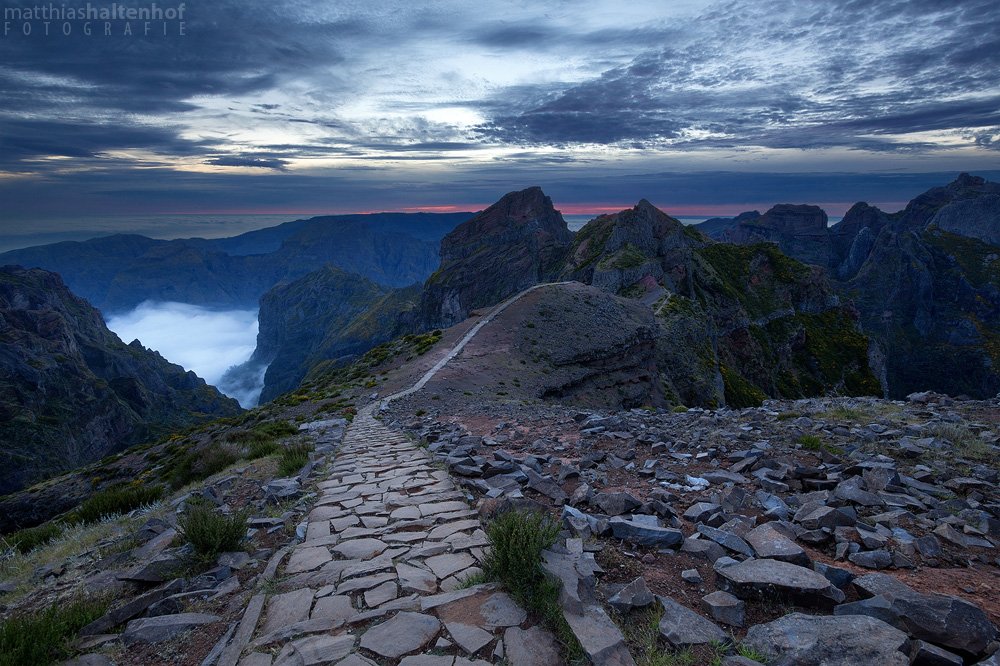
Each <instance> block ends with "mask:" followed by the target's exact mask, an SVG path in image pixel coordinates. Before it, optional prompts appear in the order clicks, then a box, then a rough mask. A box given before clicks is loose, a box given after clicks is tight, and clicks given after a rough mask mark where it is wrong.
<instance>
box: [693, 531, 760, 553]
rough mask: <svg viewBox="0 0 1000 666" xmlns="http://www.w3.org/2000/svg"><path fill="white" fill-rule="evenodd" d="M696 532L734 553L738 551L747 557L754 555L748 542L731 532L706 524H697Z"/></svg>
mask: <svg viewBox="0 0 1000 666" xmlns="http://www.w3.org/2000/svg"><path fill="white" fill-rule="evenodd" d="M698 532H699V533H700V534H702V535H704V536H706V537H708V538H709V539H711V540H712V541H714V542H715V543H717V544H719V545H720V546H722V547H723V548H726V549H728V550H731V551H733V552H734V553H740V554H741V555H745V556H747V557H753V555H754V550H753V548H751V547H750V544H748V543H747V542H746V541H744V540H743V539H741V538H740V537H738V536H737V535H735V534H733V533H731V532H727V531H725V530H720V529H716V528H715V527H709V526H708V525H699V526H698Z"/></svg>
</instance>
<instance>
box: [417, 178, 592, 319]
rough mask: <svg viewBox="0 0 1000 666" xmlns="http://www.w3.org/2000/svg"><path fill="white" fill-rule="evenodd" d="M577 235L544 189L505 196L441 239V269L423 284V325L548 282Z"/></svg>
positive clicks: (461, 314)
mask: <svg viewBox="0 0 1000 666" xmlns="http://www.w3.org/2000/svg"><path fill="white" fill-rule="evenodd" d="M572 237H573V235H572V233H570V231H569V229H568V228H567V227H566V222H565V220H563V218H562V215H560V213H559V211H557V210H556V209H555V208H553V207H552V200H551V199H549V198H548V197H547V196H545V194H544V193H543V192H542V190H541V188H539V187H530V188H528V189H526V190H522V191H520V192H511V193H509V194H507V195H505V196H504V197H503V198H501V199H500V200H499V201H498V202H496V203H495V204H493V205H492V206H490V207H489V208H487V209H486V210H484V211H483V212H481V213H479V214H478V215H476V216H475V217H473V218H472V219H471V220H469V221H467V222H465V223H464V224H461V225H459V226H458V227H457V228H456V229H454V230H453V231H452V232H451V233H449V234H448V235H447V236H445V237H444V239H443V240H442V241H441V265H440V267H439V268H438V270H437V271H436V272H435V273H434V274H433V275H431V277H430V278H428V280H427V282H426V283H425V285H424V293H423V297H422V299H421V305H420V318H421V322H422V324H423V325H424V327H425V328H435V327H441V326H451V325H453V324H456V323H458V322H460V321H462V320H463V319H465V318H466V317H468V316H469V313H470V312H471V311H472V310H474V309H476V308H479V307H484V306H490V305H494V304H496V303H499V302H500V301H502V300H504V299H505V298H507V297H509V296H511V295H513V294H516V293H517V292H519V291H521V290H522V289H525V288H527V287H530V286H531V285H533V284H537V283H539V282H544V281H546V280H548V279H549V278H550V276H551V275H552V274H553V272H554V271H555V270H556V269H557V266H558V263H559V261H560V260H561V258H562V255H563V254H564V253H565V250H566V248H567V247H568V246H569V244H570V242H571V241H572Z"/></svg>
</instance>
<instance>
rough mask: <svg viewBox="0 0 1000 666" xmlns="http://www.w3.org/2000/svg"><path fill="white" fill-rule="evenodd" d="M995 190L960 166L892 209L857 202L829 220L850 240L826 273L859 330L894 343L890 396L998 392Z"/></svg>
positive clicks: (998, 188)
mask: <svg viewBox="0 0 1000 666" xmlns="http://www.w3.org/2000/svg"><path fill="white" fill-rule="evenodd" d="M998 192H1000V184H997V183H989V182H987V181H984V180H983V179H981V178H976V177H972V176H968V175H966V174H963V175H962V176H960V177H959V178H958V179H957V180H955V181H954V182H952V183H950V184H949V185H947V186H945V187H939V188H934V189H932V190H929V191H928V192H926V193H924V194H922V195H920V196H919V197H917V198H916V199H914V200H913V201H911V202H910V203H909V204H908V205H907V206H906V208H905V209H904V210H902V211H900V212H898V213H894V214H891V215H890V214H886V213H883V212H882V211H879V210H878V209H877V208H873V207H870V206H867V205H864V204H857V205H855V206H854V208H852V209H851V211H849V212H848V215H847V216H845V218H844V220H843V221H842V222H841V223H840V224H838V225H836V226H834V227H833V228H832V230H831V233H832V234H833V235H834V238H836V239H840V240H839V241H838V244H839V245H838V246H839V247H841V248H844V247H847V248H849V249H848V250H847V252H846V254H844V255H843V258H842V259H841V261H840V263H839V264H838V265H836V266H834V267H833V272H834V273H835V275H836V276H837V277H839V278H840V279H841V280H843V289H844V290H845V292H846V293H847V294H848V295H849V296H850V297H851V298H852V299H854V302H855V303H856V304H857V307H858V310H859V311H860V313H861V321H862V325H863V327H864V329H865V330H866V331H867V332H868V333H869V334H870V335H872V336H873V337H874V338H875V339H876V340H878V341H879V342H880V344H881V346H882V347H883V348H884V349H890V350H892V353H891V354H888V355H887V357H886V367H887V377H888V384H889V388H890V393H891V395H892V396H893V397H902V396H905V395H907V394H909V393H912V392H914V391H923V390H928V389H931V390H936V391H940V392H944V393H949V394H951V395H962V394H966V395H971V396H975V397H986V396H992V395H995V394H996V393H997V392H998V391H1000V374H998V373H997V370H996V368H997V367H998V364H1000V355H998V353H997V349H998V348H997V346H996V344H995V339H996V331H997V330H1000V248H998V247H997V246H996V245H994V244H992V243H994V242H996V240H997V231H996V230H997V229H1000V195H998ZM991 221H992V222H991ZM848 239H850V244H848V243H847V240H848Z"/></svg>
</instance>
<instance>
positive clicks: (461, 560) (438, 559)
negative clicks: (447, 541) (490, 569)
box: [424, 553, 476, 578]
mask: <svg viewBox="0 0 1000 666" xmlns="http://www.w3.org/2000/svg"><path fill="white" fill-rule="evenodd" d="M424 563H425V564H426V565H427V566H428V567H430V569H431V571H433V572H434V575H435V576H437V577H438V578H447V577H448V576H451V575H452V574H454V573H457V572H459V571H461V570H463V569H468V568H469V567H471V566H472V565H474V564H475V563H476V558H474V557H473V556H472V555H469V554H468V553H445V554H444V555H435V556H434V557H428V558H427V559H426V560H425V562H424Z"/></svg>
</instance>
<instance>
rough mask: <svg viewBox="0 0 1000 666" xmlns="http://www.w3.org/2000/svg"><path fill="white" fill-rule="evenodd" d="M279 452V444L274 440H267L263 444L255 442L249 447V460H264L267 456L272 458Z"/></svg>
mask: <svg viewBox="0 0 1000 666" xmlns="http://www.w3.org/2000/svg"><path fill="white" fill-rule="evenodd" d="M277 452H278V443H277V442H275V441H274V440H270V439H268V440H265V441H263V442H254V443H253V444H251V445H250V446H249V447H247V459H248V460H257V459H258V458H263V457H265V456H270V455H273V454H275V453H277Z"/></svg>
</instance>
